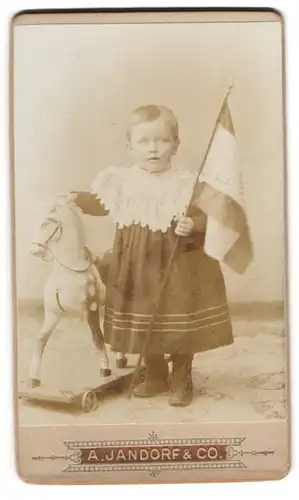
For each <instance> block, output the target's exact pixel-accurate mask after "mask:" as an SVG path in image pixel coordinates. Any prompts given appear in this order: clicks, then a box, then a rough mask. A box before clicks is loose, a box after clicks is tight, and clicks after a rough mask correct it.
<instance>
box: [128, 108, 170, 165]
mask: <svg viewBox="0 0 299 500" xmlns="http://www.w3.org/2000/svg"><path fill="white" fill-rule="evenodd" d="M178 145H179V141H178V139H176V138H174V137H173V134H172V130H171V126H170V125H169V124H168V123H167V122H166V121H165V120H164V119H163V117H159V118H158V119H157V120H154V121H150V122H142V123H138V124H137V125H134V126H133V127H132V130H131V137H130V141H129V148H130V150H131V154H132V156H133V158H134V160H135V161H136V162H137V164H138V165H139V166H140V167H141V168H143V169H144V170H147V171H148V172H159V171H160V170H164V169H165V168H168V167H169V164H170V160H171V157H172V156H173V155H174V154H175V153H176V150H177V148H178Z"/></svg>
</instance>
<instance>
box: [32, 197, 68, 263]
mask: <svg viewBox="0 0 299 500" xmlns="http://www.w3.org/2000/svg"><path fill="white" fill-rule="evenodd" d="M75 210H76V207H75V205H74V203H73V201H72V197H71V196H70V195H60V196H58V197H57V198H56V200H55V203H54V204H53V205H52V206H51V207H50V209H49V210H48V211H47V213H46V215H45V217H44V218H43V219H42V222H41V223H40V224H39V227H38V230H37V234H36V237H35V238H34V240H33V241H32V244H31V248H30V253H31V254H32V255H34V256H36V257H42V258H45V257H46V256H47V255H48V253H49V250H51V248H52V246H53V245H54V244H56V243H58V241H59V240H60V239H61V238H62V235H63V233H64V228H65V227H68V226H70V224H72V225H74V217H75V216H76V219H78V214H75Z"/></svg>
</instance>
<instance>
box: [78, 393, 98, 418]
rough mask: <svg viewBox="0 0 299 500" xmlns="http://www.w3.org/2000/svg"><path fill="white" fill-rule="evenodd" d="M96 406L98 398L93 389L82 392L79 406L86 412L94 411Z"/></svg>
mask: <svg viewBox="0 0 299 500" xmlns="http://www.w3.org/2000/svg"><path fill="white" fill-rule="evenodd" d="M97 406H98V398H97V395H96V393H95V392H94V391H88V392H84V394H83V395H82V399H81V408H82V409H83V410H84V411H85V412H86V413H90V412H91V411H94V410H95V409H96V408H97Z"/></svg>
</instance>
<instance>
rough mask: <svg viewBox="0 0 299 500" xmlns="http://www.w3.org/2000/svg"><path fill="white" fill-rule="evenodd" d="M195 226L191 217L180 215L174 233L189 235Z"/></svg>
mask: <svg viewBox="0 0 299 500" xmlns="http://www.w3.org/2000/svg"><path fill="white" fill-rule="evenodd" d="M194 228H195V222H194V221H193V220H192V219H191V217H181V218H180V219H179V221H178V223H177V226H176V228H175V231H174V232H175V234H176V235H177V236H189V235H190V234H191V233H193V231H194Z"/></svg>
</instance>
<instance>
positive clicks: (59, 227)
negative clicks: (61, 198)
mask: <svg viewBox="0 0 299 500" xmlns="http://www.w3.org/2000/svg"><path fill="white" fill-rule="evenodd" d="M75 215H76V216H77V214H75ZM77 217H78V216H77ZM45 222H52V223H54V224H56V227H55V229H54V231H53V232H52V233H51V234H50V236H48V238H47V239H46V241H45V242H44V243H39V242H38V241H33V242H32V243H34V244H35V245H37V246H39V247H41V248H43V249H44V250H47V251H50V252H51V253H52V255H53V257H54V259H55V260H56V261H57V262H58V264H60V265H61V266H62V267H64V268H65V269H68V271H73V272H75V273H85V272H86V271H88V269H89V268H90V266H91V264H92V261H91V260H90V259H89V262H88V266H87V267H86V268H85V269H73V268H71V267H68V266H66V265H65V264H63V263H62V262H61V261H60V260H59V259H57V257H56V255H55V254H54V252H53V250H51V248H49V243H50V241H51V240H52V238H54V236H55V234H56V233H57V231H59V230H60V237H59V239H60V238H61V236H62V234H63V224H62V222H61V221H59V220H57V219H54V218H53V217H47V218H46V220H45ZM44 260H45V259H44Z"/></svg>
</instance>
